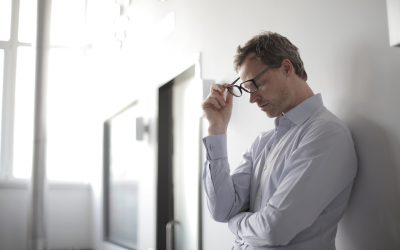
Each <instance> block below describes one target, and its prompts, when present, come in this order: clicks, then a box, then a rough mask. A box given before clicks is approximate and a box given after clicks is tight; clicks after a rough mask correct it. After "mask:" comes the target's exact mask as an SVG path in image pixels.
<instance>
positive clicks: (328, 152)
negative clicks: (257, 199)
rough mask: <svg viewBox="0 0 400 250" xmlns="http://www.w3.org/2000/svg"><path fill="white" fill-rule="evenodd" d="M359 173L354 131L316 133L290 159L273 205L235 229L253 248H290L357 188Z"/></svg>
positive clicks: (245, 216)
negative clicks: (336, 202)
mask: <svg viewBox="0 0 400 250" xmlns="http://www.w3.org/2000/svg"><path fill="white" fill-rule="evenodd" d="M356 169H357V160H356V154H355V150H354V145H353V142H352V139H351V135H350V133H349V132H348V130H346V129H345V128H343V127H340V126H336V125H335V126H329V127H328V128H325V129H320V128H317V129H315V130H313V131H310V132H309V133H308V134H307V135H306V136H305V137H304V138H303V140H302V141H301V142H300V144H299V146H298V148H297V149H296V150H294V151H293V152H292V154H291V155H290V156H289V157H288V159H287V161H286V164H285V168H284V173H282V175H281V176H282V177H281V179H280V180H279V184H278V188H277V190H276V192H275V193H274V195H273V196H272V197H271V198H270V200H269V201H268V202H267V205H266V206H265V207H263V208H262V209H261V210H260V211H257V212H255V213H251V212H243V213H239V214H237V215H236V216H234V217H232V218H231V219H230V221H229V224H228V225H229V228H230V230H231V231H232V232H233V233H234V234H235V235H236V237H237V238H238V239H240V240H243V241H244V242H246V243H247V244H249V245H251V246H282V245H287V244H289V243H290V241H291V240H292V239H293V238H294V237H295V236H296V235H297V234H298V233H300V232H301V231H303V230H305V229H306V228H308V227H309V226H311V225H312V223H313V222H314V221H315V220H316V219H317V218H318V216H319V215H320V214H321V213H322V211H323V210H324V209H325V208H326V207H327V206H328V205H329V203H331V202H332V201H333V200H334V199H335V197H337V196H338V195H339V194H340V193H341V192H342V191H343V190H345V189H346V188H347V189H348V187H349V186H351V185H352V183H353V180H354V177H355V174H356ZM346 202H347V201H346Z"/></svg>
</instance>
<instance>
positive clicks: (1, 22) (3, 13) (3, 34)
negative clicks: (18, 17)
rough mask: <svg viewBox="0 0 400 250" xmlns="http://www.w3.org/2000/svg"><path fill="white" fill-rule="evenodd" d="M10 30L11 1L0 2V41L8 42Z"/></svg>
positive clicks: (1, 0)
mask: <svg viewBox="0 0 400 250" xmlns="http://www.w3.org/2000/svg"><path fill="white" fill-rule="evenodd" d="M10 30H11V0H0V40H3V41H8V40H9V39H10Z"/></svg>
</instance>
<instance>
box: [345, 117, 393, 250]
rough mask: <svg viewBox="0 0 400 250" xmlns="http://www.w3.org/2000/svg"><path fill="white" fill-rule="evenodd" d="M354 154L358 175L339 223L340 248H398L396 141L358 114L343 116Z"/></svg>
mask: <svg viewBox="0 0 400 250" xmlns="http://www.w3.org/2000/svg"><path fill="white" fill-rule="evenodd" d="M347 123H348V125H349V127H350V129H351V131H352V134H353V138H354V143H355V146H356V150H357V155H358V163H359V168H358V175H357V178H356V182H355V185H354V188H353V193H352V197H351V200H350V203H349V207H348V209H347V210H346V212H345V215H344V217H343V219H342V221H341V223H340V225H339V231H338V238H337V248H338V249H341V250H375V249H384V250H391V249H393V250H395V249H400V195H399V193H400V182H399V181H400V176H399V172H400V162H398V160H397V159H398V158H397V157H398V154H400V142H399V140H398V139H396V138H398V137H396V135H394V134H393V135H392V134H390V133H389V132H388V131H387V130H386V129H385V128H383V127H381V126H380V125H379V124H377V123H375V122H373V121H371V120H369V119H367V118H366V117H362V116H358V117H357V116H353V117H352V118H351V119H348V120H347Z"/></svg>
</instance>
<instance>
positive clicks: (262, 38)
mask: <svg viewBox="0 0 400 250" xmlns="http://www.w3.org/2000/svg"><path fill="white" fill-rule="evenodd" d="M235 68H236V70H237V71H238V72H239V75H240V78H241V80H242V81H246V82H245V83H244V84H243V85H244V86H243V87H246V88H247V89H251V88H253V89H254V90H255V91H251V92H252V93H251V94H250V102H251V103H257V105H258V107H259V108H260V109H261V110H262V111H264V112H266V113H267V115H268V116H269V117H277V116H280V115H281V114H282V113H285V112H287V111H289V110H290V109H292V108H293V107H295V106H296V105H298V104H299V103H301V102H302V101H304V100H305V99H307V98H308V97H310V96H312V95H313V93H312V90H311V89H310V88H309V86H308V84H307V83H306V80H307V74H306V72H305V70H304V66H303V62H302V60H301V58H300V55H299V53H298V50H297V47H296V46H294V45H293V44H292V43H291V42H290V41H289V40H288V39H287V38H285V37H283V36H281V35H279V34H276V33H271V32H265V33H262V34H260V35H257V36H255V37H254V38H252V39H251V40H250V41H248V42H247V43H246V44H245V45H244V46H243V47H240V46H239V47H238V50H237V54H236V57H235Z"/></svg>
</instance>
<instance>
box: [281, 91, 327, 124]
mask: <svg viewBox="0 0 400 250" xmlns="http://www.w3.org/2000/svg"><path fill="white" fill-rule="evenodd" d="M323 105H324V104H323V102H322V97H321V94H316V95H313V96H311V97H309V98H307V99H306V100H304V101H303V102H301V103H300V104H299V105H297V106H296V107H294V108H292V109H291V110H289V111H288V112H286V113H285V114H283V116H282V117H286V118H287V119H289V120H290V121H291V122H293V123H294V124H296V125H300V124H302V123H303V122H305V121H306V120H307V119H308V118H309V117H310V116H311V115H312V114H313V113H314V112H316V111H317V110H318V109H320V108H321V107H322V106H323ZM278 119H279V118H278Z"/></svg>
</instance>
